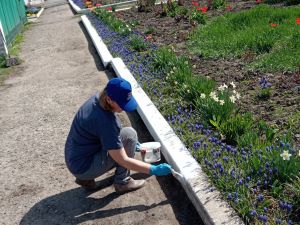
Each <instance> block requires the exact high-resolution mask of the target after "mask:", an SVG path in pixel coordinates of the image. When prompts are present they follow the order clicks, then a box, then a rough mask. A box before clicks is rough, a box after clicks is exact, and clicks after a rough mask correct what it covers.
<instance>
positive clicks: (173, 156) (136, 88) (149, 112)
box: [83, 16, 244, 225]
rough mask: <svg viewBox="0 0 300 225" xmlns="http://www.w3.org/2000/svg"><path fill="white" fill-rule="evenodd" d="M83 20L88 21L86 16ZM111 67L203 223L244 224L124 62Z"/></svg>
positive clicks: (115, 59)
mask: <svg viewBox="0 0 300 225" xmlns="http://www.w3.org/2000/svg"><path fill="white" fill-rule="evenodd" d="M83 17H84V16H83ZM84 18H85V19H87V20H88V18H87V17H84ZM89 33H90V32H89ZM92 39H93V37H92ZM100 40H101V38H100ZM98 41H99V39H98ZM101 42H102V41H101ZM95 47H96V49H97V51H98V53H100V54H102V51H103V49H101V48H99V44H97V45H95ZM98 48H99V49H98ZM106 50H107V48H106ZM106 50H104V51H106ZM100 57H101V55H100ZM111 65H112V68H113V69H114V71H115V72H116V74H117V76H119V77H122V78H124V79H126V80H128V81H129V82H130V83H131V85H132V89H133V91H132V92H133V96H134V97H135V98H136V101H137V103H138V108H137V111H138V113H139V114H140V116H141V118H142V119H143V121H144V123H145V125H146V126H147V128H148V130H149V131H150V133H151V135H152V136H153V138H154V139H155V141H159V142H160V143H161V144H162V153H163V155H164V157H165V158H166V160H167V161H168V163H169V164H171V165H172V167H173V168H174V169H175V170H176V171H178V172H180V173H181V174H183V176H184V179H180V183H181V184H182V186H183V188H184V189H185V191H186V193H187V195H188V196H189V198H190V200H191V201H192V203H193V205H194V206H195V208H196V209H197V211H198V213H199V215H200V216H201V218H202V220H203V222H204V223H205V224H206V225H224V224H226V225H227V224H230V225H237V224H244V223H243V222H242V221H241V219H240V218H239V217H238V216H237V215H236V213H235V212H234V210H233V209H232V208H231V207H230V206H229V205H228V204H227V202H225V201H223V200H222V199H221V198H220V196H221V194H220V192H219V191H217V190H214V191H211V187H212V186H211V185H210V183H209V181H208V178H207V176H206V175H205V173H204V172H203V171H202V169H201V167H200V166H199V164H198V163H197V162H196V160H195V159H194V158H193V157H192V155H191V154H190V152H189V151H188V150H187V149H186V147H185V146H184V144H183V143H182V142H181V140H180V139H179V138H178V137H177V135H176V134H175V133H174V131H173V129H172V128H171V127H170V125H169V124H168V122H167V121H166V120H165V119H164V117H163V116H162V115H161V114H160V112H159V111H158V110H157V108H156V107H155V105H154V104H153V102H152V101H151V99H150V98H149V97H148V96H147V94H146V93H145V92H144V91H143V89H142V88H141V87H140V85H139V84H138V83H137V81H136V80H135V78H134V77H133V76H132V74H131V72H130V71H129V70H128V68H127V67H126V65H125V64H124V62H123V60H122V59H120V58H113V59H112V60H111Z"/></svg>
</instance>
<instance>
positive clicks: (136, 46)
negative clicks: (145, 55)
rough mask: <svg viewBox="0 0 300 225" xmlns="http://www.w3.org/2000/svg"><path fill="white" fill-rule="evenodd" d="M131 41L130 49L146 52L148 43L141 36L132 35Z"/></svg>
mask: <svg viewBox="0 0 300 225" xmlns="http://www.w3.org/2000/svg"><path fill="white" fill-rule="evenodd" d="M129 39H130V47H131V48H132V49H133V50H135V51H138V52H141V51H145V50H146V49H147V46H148V45H147V43H146V42H145V40H144V39H143V38H142V37H141V36H140V35H135V34H133V35H131V36H130V37H129Z"/></svg>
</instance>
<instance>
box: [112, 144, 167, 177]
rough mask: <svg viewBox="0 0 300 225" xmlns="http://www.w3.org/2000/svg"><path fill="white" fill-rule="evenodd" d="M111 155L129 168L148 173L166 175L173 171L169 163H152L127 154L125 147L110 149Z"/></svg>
mask: <svg viewBox="0 0 300 225" xmlns="http://www.w3.org/2000/svg"><path fill="white" fill-rule="evenodd" d="M108 154H109V155H110V157H111V158H112V159H113V160H114V161H115V162H116V163H118V164H119V165H121V166H123V167H125V168H126V169H129V170H134V171H137V172H141V173H146V174H150V175H155V176H164V175H168V174H170V173H171V166H170V165H169V164H167V163H162V164H159V165H151V164H149V163H145V162H142V161H140V160H136V159H133V158H130V157H128V156H127V154H126V151H125V149H124V148H121V149H111V150H108Z"/></svg>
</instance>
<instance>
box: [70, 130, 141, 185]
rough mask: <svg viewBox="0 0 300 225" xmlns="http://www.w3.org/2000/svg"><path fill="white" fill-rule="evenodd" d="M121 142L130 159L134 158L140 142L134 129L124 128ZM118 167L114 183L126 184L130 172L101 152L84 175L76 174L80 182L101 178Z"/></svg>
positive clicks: (95, 156)
mask: <svg viewBox="0 0 300 225" xmlns="http://www.w3.org/2000/svg"><path fill="white" fill-rule="evenodd" d="M120 135H121V140H122V143H123V146H124V149H125V151H126V153H127V155H128V157H130V158H133V157H134V153H135V148H136V144H137V142H138V138H137V133H136V131H135V130H134V129H133V128H132V127H124V128H122V129H121V132H120ZM114 167H116V171H115V177H114V182H115V183H120V184H124V183H126V182H127V181H128V180H129V178H130V177H129V176H130V171H129V170H128V169H126V168H124V167H122V166H120V165H118V164H117V163H116V162H115V161H114V160H113V159H112V158H111V157H110V156H109V154H108V153H107V154H103V152H99V153H97V154H95V155H94V159H93V162H92V165H91V167H90V168H89V169H88V170H87V171H86V172H84V173H83V174H74V176H75V177H76V178H78V179H80V180H91V179H95V178H96V177H99V176H101V175H102V174H104V173H106V172H107V171H109V170H111V169H112V168H114Z"/></svg>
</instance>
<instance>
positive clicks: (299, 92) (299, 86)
mask: <svg viewBox="0 0 300 225" xmlns="http://www.w3.org/2000/svg"><path fill="white" fill-rule="evenodd" d="M297 91H298V94H300V85H298V86H297Z"/></svg>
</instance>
